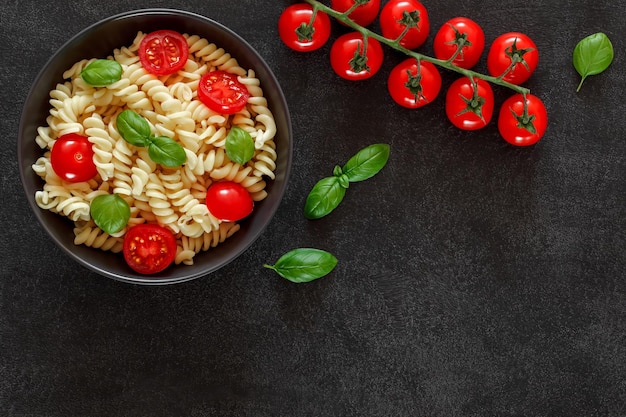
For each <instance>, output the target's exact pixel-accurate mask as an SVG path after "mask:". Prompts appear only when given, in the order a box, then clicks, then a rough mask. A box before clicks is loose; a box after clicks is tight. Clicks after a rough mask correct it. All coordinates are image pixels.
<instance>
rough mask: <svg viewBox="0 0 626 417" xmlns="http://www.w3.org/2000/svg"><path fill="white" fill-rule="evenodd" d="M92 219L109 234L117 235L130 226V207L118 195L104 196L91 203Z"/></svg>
mask: <svg viewBox="0 0 626 417" xmlns="http://www.w3.org/2000/svg"><path fill="white" fill-rule="evenodd" d="M90 211H91V218H92V219H93V221H94V222H95V223H96V226H98V227H99V228H100V229H102V230H104V231H105V232H106V233H108V234H113V233H117V232H119V231H120V230H122V229H123V228H124V226H126V224H128V219H130V206H129V205H128V203H127V202H126V200H124V199H123V198H122V197H120V196H119V195H117V194H104V195H99V196H98V197H96V198H94V199H93V200H92V202H91V208H90Z"/></svg>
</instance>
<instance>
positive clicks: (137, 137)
mask: <svg viewBox="0 0 626 417" xmlns="http://www.w3.org/2000/svg"><path fill="white" fill-rule="evenodd" d="M117 131H118V132H119V134H120V136H122V138H124V140H125V141H126V142H128V143H130V144H131V145H135V146H141V147H144V146H148V145H149V144H150V138H151V136H152V132H150V124H149V123H148V121H147V120H146V119H144V118H143V117H141V116H140V115H139V114H137V113H135V112H134V111H132V110H124V111H123V112H121V113H120V114H118V115H117Z"/></svg>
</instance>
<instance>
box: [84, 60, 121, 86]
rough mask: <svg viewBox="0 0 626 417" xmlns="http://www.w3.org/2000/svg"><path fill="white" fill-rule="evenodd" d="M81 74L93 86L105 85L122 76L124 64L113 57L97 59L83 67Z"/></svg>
mask: <svg viewBox="0 0 626 417" xmlns="http://www.w3.org/2000/svg"><path fill="white" fill-rule="evenodd" d="M80 76H81V78H82V79H83V81H85V82H86V83H87V84H89V85H91V86H93V87H104V86H107V85H110V84H113V83H114V82H116V81H119V80H120V79H121V78H122V66H121V65H120V63H119V62H117V61H113V60H111V59H96V60H95V61H92V62H91V63H90V64H89V65H87V66H86V67H85V68H83V70H82V71H81V72H80Z"/></svg>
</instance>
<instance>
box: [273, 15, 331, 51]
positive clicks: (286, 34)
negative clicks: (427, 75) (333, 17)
mask: <svg viewBox="0 0 626 417" xmlns="http://www.w3.org/2000/svg"><path fill="white" fill-rule="evenodd" d="M312 17H313V7H312V6H311V5H310V4H306V3H296V4H292V5H291V6H289V7H287V8H286V9H285V10H283V12H282V13H281V15H280V17H279V18H278V35H279V36H280V39H281V40H282V41H283V43H284V44H285V45H287V46H288V47H290V48H291V49H293V50H296V51H298V52H309V51H315V50H316V49H319V48H321V47H322V46H324V44H326V42H327V41H328V39H329V38H330V26H331V25H330V18H329V17H328V15H327V14H326V13H323V12H319V11H318V12H317V14H316V15H315V20H313V25H312V26H309V24H310V23H311V18H312Z"/></svg>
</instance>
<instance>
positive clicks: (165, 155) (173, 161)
mask: <svg viewBox="0 0 626 417" xmlns="http://www.w3.org/2000/svg"><path fill="white" fill-rule="evenodd" d="M148 155H149V156H150V159H152V160H153V161H154V162H156V163H157V164H161V165H163V166H166V167H169V168H174V167H179V166H181V165H182V164H184V163H185V162H186V161H187V154H185V149H184V148H183V146H182V145H181V144H180V143H178V142H176V141H175V140H174V139H172V138H168V137H167V136H158V137H153V138H152V139H151V140H150V144H149V145H148Z"/></svg>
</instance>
